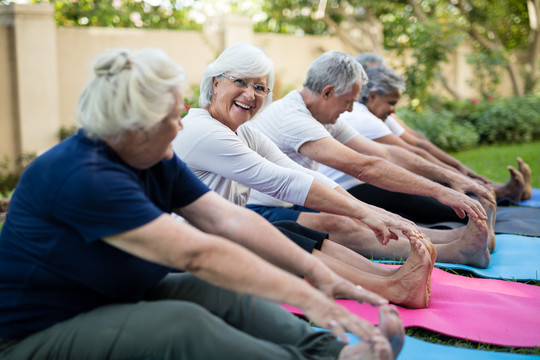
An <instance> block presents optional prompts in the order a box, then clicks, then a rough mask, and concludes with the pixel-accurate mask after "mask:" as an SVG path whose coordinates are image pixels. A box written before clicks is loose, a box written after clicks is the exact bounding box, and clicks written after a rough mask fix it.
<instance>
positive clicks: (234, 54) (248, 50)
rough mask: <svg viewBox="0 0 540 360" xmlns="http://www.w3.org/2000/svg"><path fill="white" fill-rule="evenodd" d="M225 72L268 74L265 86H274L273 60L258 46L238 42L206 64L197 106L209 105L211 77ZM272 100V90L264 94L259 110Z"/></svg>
mask: <svg viewBox="0 0 540 360" xmlns="http://www.w3.org/2000/svg"><path fill="white" fill-rule="evenodd" d="M223 73H227V74H229V75H231V76H234V77H238V78H259V77H264V76H268V81H267V83H266V87H268V88H269V89H270V90H273V88H274V62H273V61H272V60H271V59H270V58H269V57H268V56H267V55H266V54H265V53H264V52H263V51H262V50H261V49H259V48H257V47H255V46H253V45H250V44H247V43H238V44H235V45H232V46H230V47H229V48H227V49H226V50H225V51H223V52H222V53H221V54H220V55H219V56H218V58H217V59H216V60H215V61H214V62H213V63H211V64H210V65H208V67H207V68H206V70H205V71H204V73H203V76H202V80H201V93H200V96H199V106H200V107H202V108H205V107H208V106H210V104H211V103H212V96H213V95H214V86H213V83H212V79H213V78H215V77H218V76H219V75H221V74H223ZM271 102H272V92H270V93H269V94H268V95H266V98H265V100H264V103H263V106H262V107H261V110H262V109H263V108H264V107H266V106H267V105H268V104H270V103H271Z"/></svg>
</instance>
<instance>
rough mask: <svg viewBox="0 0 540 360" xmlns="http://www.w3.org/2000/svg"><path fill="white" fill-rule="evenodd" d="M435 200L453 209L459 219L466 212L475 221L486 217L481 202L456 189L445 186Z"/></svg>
mask: <svg viewBox="0 0 540 360" xmlns="http://www.w3.org/2000/svg"><path fill="white" fill-rule="evenodd" d="M437 200H439V201H440V202H441V203H443V204H445V205H448V206H450V207H451V208H452V209H454V211H455V212H456V214H457V215H458V216H459V217H460V218H461V219H463V218H464V217H465V215H466V214H468V215H469V217H471V218H472V219H473V220H475V221H479V220H486V219H487V213H486V210H485V209H484V207H483V206H482V204H480V203H479V202H478V201H477V200H474V199H471V198H470V197H468V196H467V195H465V194H463V193H460V192H458V191H456V190H453V189H450V188H445V189H444V191H443V192H442V194H440V196H438V197H437Z"/></svg>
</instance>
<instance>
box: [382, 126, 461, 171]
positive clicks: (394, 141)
mask: <svg viewBox="0 0 540 360" xmlns="http://www.w3.org/2000/svg"><path fill="white" fill-rule="evenodd" d="M404 134H405V133H404ZM373 141H375V142H377V143H379V144H386V145H396V146H400V147H402V148H404V149H406V150H409V151H410V152H412V153H414V154H416V155H418V156H420V157H422V158H424V159H426V160H428V161H430V162H432V163H433V164H435V165H438V166H441V167H444V168H446V169H449V170H452V171H456V172H457V171H458V170H457V169H456V168H454V167H452V166H450V165H448V164H447V163H445V162H442V161H441V160H439V159H437V158H436V157H435V156H433V155H431V154H430V153H429V152H428V151H426V150H424V149H422V148H420V147H418V146H414V145H411V144H409V143H408V142H406V141H405V140H403V139H402V138H401V137H400V136H396V135H395V134H388V135H385V136H382V137H380V138H377V139H373Z"/></svg>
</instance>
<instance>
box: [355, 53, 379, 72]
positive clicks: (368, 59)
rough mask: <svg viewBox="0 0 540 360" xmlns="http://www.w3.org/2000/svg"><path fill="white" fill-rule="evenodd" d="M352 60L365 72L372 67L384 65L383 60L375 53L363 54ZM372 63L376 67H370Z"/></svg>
mask: <svg viewBox="0 0 540 360" xmlns="http://www.w3.org/2000/svg"><path fill="white" fill-rule="evenodd" d="M354 59H355V60H356V61H358V62H359V63H360V65H362V67H363V68H364V70H366V71H367V69H369V68H370V67H372V66H379V65H384V58H383V57H382V56H381V55H379V54H375V53H370V52H363V53H360V54H358V55H356V56H355V57H354ZM373 63H376V64H377V65H372V64H373Z"/></svg>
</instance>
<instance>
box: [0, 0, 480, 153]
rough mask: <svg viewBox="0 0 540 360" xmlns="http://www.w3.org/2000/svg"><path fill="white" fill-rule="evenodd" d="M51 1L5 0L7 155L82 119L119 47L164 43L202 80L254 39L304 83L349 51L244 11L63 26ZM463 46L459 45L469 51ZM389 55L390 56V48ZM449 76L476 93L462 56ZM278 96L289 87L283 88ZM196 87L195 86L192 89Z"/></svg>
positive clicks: (287, 78)
mask: <svg viewBox="0 0 540 360" xmlns="http://www.w3.org/2000/svg"><path fill="white" fill-rule="evenodd" d="M53 13H54V9H53V6H52V5H50V4H34V5H9V6H0V160H1V159H2V158H3V156H4V155H7V156H8V157H9V158H10V159H11V160H13V159H16V158H17V157H18V156H20V155H22V154H29V153H37V154H40V153H42V152H43V151H45V150H47V149H48V148H50V147H51V146H53V145H54V144H55V143H56V142H57V133H58V130H59V129H60V127H61V126H66V127H67V126H71V125H73V124H75V120H74V114H75V110H76V106H77V101H78V97H79V94H80V92H81V90H82V89H83V87H84V85H85V84H86V82H87V81H88V79H89V78H90V76H91V65H92V61H93V60H94V59H95V58H96V56H97V55H99V54H101V53H103V52H104V51H106V50H109V49H113V48H119V47H122V48H130V49H140V48H148V47H152V48H161V49H162V50H164V51H165V52H166V53H168V54H169V56H171V58H172V59H173V60H175V61H176V62H177V63H179V64H181V65H182V66H183V67H184V68H185V69H186V70H187V73H188V81H189V83H190V84H191V85H194V86H198V84H199V81H200V78H201V76H202V73H203V71H204V69H205V68H206V66H207V65H208V64H209V63H210V62H211V61H213V59H214V58H215V57H216V56H217V54H219V53H220V52H221V51H222V50H223V49H225V48H226V47H227V46H229V45H231V44H233V43H234V42H237V41H244V42H250V43H253V44H254V45H256V46H259V47H261V48H263V49H264V50H265V52H266V53H267V54H268V55H269V56H270V57H271V58H272V59H273V60H274V62H275V70H276V80H277V83H276V84H277V86H278V87H280V88H281V89H285V90H290V89H293V88H300V87H301V84H302V82H303V79H304V75H305V73H306V70H307V68H308V67H309V64H310V63H311V62H312V61H313V60H314V59H315V58H316V57H318V56H319V55H320V54H322V53H323V52H324V51H327V50H331V49H333V50H340V51H347V48H346V47H345V45H344V44H342V43H341V42H340V40H339V39H338V38H336V37H331V36H326V37H323V36H303V37H297V36H294V35H281V34H254V33H253V32H252V30H251V24H250V23H249V21H246V19H245V18H242V17H237V16H227V17H225V18H220V19H212V20H211V21H209V22H208V24H207V26H206V27H205V30H204V31H203V32H193V31H172V30H141V29H119V28H115V29H114V28H97V27H91V28H66V27H60V28H57V27H56V26H55V25H54V19H53ZM464 52H465V50H460V51H459V52H456V54H457V53H460V54H461V53H464ZM386 55H387V56H386V57H387V59H389V60H390V61H389V63H391V64H394V63H395V61H391V56H390V55H388V54H386ZM447 68H448V69H449V70H448V71H447V76H448V80H449V82H450V83H451V84H453V86H455V87H457V88H458V89H459V91H460V93H461V94H463V96H464V97H469V96H473V95H474V92H473V90H472V89H470V88H469V87H468V84H467V79H468V78H470V76H471V74H472V73H471V70H470V69H469V68H468V67H467V65H466V63H465V62H464V60H463V56H461V57H459V56H457V57H456V58H455V59H453V63H452V64H450V65H448V67H447ZM276 90H277V91H275V93H276V96H278V97H279V96H281V95H283V94H282V93H280V91H279V89H276ZM186 95H189V89H188V91H187V94H186Z"/></svg>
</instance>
